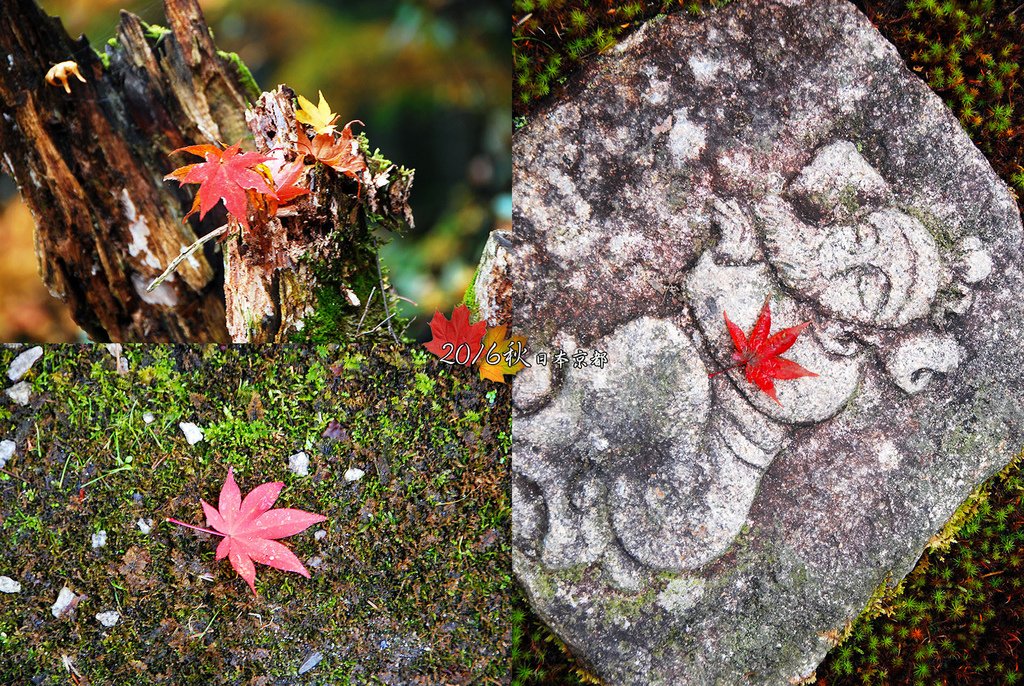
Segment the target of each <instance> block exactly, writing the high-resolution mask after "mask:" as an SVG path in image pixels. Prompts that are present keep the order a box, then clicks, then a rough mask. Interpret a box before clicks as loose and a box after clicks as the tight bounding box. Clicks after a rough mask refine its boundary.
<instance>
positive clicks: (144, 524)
mask: <svg viewBox="0 0 1024 686" xmlns="http://www.w3.org/2000/svg"><path fill="white" fill-rule="evenodd" d="M135 525H136V526H138V527H139V531H141V532H142V533H144V534H148V533H149V532H150V531H152V530H153V520H152V519H142V518H141V517H140V518H139V521H137V522H135Z"/></svg>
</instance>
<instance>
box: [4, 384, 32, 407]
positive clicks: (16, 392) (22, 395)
mask: <svg viewBox="0 0 1024 686" xmlns="http://www.w3.org/2000/svg"><path fill="white" fill-rule="evenodd" d="M31 395H32V386H30V385H29V383H28V381H19V382H18V383H16V384H14V385H13V386H11V387H10V388H8V389H7V397H8V398H10V399H11V400H13V401H14V402H16V403H18V404H19V405H28V401H29V397H30V396H31Z"/></svg>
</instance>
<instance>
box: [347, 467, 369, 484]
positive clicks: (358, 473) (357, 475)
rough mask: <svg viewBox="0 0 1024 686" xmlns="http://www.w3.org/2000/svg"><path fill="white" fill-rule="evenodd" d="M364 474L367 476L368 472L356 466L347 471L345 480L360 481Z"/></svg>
mask: <svg viewBox="0 0 1024 686" xmlns="http://www.w3.org/2000/svg"><path fill="white" fill-rule="evenodd" d="M364 476H366V472H364V471H363V470H362V469H356V468H355V467H353V468H352V469H349V470H346V471H345V481H359V480H360V479H362V478H363V477H364Z"/></svg>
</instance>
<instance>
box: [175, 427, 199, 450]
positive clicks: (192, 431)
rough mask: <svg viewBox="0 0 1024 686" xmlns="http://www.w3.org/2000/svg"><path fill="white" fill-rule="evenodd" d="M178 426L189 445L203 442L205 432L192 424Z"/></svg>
mask: <svg viewBox="0 0 1024 686" xmlns="http://www.w3.org/2000/svg"><path fill="white" fill-rule="evenodd" d="M178 426H179V427H180V428H181V432H182V433H183V434H185V440H186V441H188V444H189V445H195V444H196V443H198V442H199V441H201V440H203V430H202V429H200V428H199V427H198V426H196V425H195V424H193V423H192V422H181V423H179V424H178Z"/></svg>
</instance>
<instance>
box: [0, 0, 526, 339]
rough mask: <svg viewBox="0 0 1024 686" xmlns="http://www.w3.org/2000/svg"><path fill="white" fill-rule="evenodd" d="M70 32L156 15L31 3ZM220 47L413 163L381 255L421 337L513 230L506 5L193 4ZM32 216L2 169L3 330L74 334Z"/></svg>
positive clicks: (81, 4) (485, 1)
mask: <svg viewBox="0 0 1024 686" xmlns="http://www.w3.org/2000/svg"><path fill="white" fill-rule="evenodd" d="M39 2H40V4H41V5H42V7H43V8H44V9H45V10H46V11H47V12H48V13H49V14H51V15H56V16H59V17H61V19H62V20H63V21H64V25H65V27H66V28H67V29H68V32H69V33H70V34H71V35H73V36H77V35H78V34H80V33H84V34H85V35H86V36H87V37H88V38H89V40H90V42H91V43H92V44H93V45H94V46H96V47H97V48H102V45H103V44H104V43H105V42H106V40H107V39H108V38H110V37H112V36H113V35H114V32H115V31H116V28H117V23H118V10H120V9H126V10H128V11H130V12H133V13H135V14H138V15H139V16H140V17H142V19H143V20H145V21H147V22H150V23H156V24H163V23H165V22H164V13H163V3H162V2H161V1H160V0H147V1H140V0H39ZM200 4H201V5H202V7H203V10H204V11H205V13H206V16H207V20H208V21H209V23H210V25H211V27H212V28H213V31H214V34H215V37H216V40H217V44H218V47H220V48H221V49H222V50H227V51H233V52H237V53H238V54H239V56H240V57H241V58H242V59H243V60H244V61H245V62H246V64H247V65H248V66H249V68H250V69H251V70H252V72H253V75H254V76H255V78H256V81H257V83H258V84H259V85H260V87H261V88H263V89H264V90H270V89H272V88H274V87H275V86H276V85H277V84H279V83H287V84H288V85H289V86H291V87H292V88H293V89H294V90H295V91H296V92H297V93H301V94H303V95H305V96H306V97H308V98H310V99H311V100H313V101H314V102H316V96H317V91H319V90H322V91H323V93H324V96H325V97H326V98H327V100H328V102H330V104H331V106H332V107H333V109H334V111H336V112H338V114H339V115H340V118H341V121H342V122H345V121H348V120H350V119H360V120H362V121H363V122H365V123H366V128H365V131H366V133H367V135H368V136H369V137H370V142H371V145H373V146H375V147H379V148H380V149H381V151H382V152H383V153H384V154H385V155H387V156H388V157H389V158H390V159H392V160H394V161H395V162H396V163H397V164H402V165H405V166H407V167H413V168H415V169H416V181H415V184H414V186H413V193H412V198H411V203H412V208H413V212H414V214H415V218H416V228H415V229H413V230H411V231H409V232H408V233H407V234H406V235H404V236H394V237H392V240H391V241H390V242H389V243H388V244H387V245H386V246H385V248H384V249H383V253H382V255H383V260H384V263H385V265H386V267H387V268H388V269H389V271H390V274H391V282H392V284H393V286H394V288H395V290H396V291H397V293H398V294H399V295H401V296H403V297H405V298H408V299H410V300H412V301H414V302H415V303H417V304H418V306H413V305H411V304H405V306H406V312H405V313H406V314H407V315H408V316H416V317H417V319H416V321H414V323H413V325H412V327H411V328H410V329H409V334H410V335H412V336H416V337H419V338H422V337H423V336H425V335H426V333H427V331H428V329H427V326H426V322H427V320H428V319H429V317H430V315H431V314H432V313H433V312H434V310H435V309H441V310H444V311H446V312H447V311H450V309H451V308H452V307H453V306H454V305H455V304H456V303H458V302H459V301H460V300H461V298H462V295H463V292H464V291H465V289H466V287H467V286H468V285H469V283H470V281H471V279H472V276H473V272H474V269H475V267H476V263H477V261H478V260H479V257H480V253H481V250H482V248H483V244H484V242H485V241H486V239H487V234H488V233H489V232H490V231H491V230H493V229H496V228H510V227H511V212H512V158H511V136H512V123H511V117H510V110H511V99H512V92H511V82H512V65H511V64H510V62H509V57H508V41H509V38H508V36H509V22H510V18H509V14H508V6H507V3H505V2H502V1H500V0H393V1H388V0H344V1H341V0H274V1H273V2H252V1H251V0H200ZM32 231H33V221H32V217H31V215H30V214H29V212H28V211H27V210H26V209H25V207H24V206H23V205H22V203H21V201H20V198H19V196H18V192H17V188H16V187H15V186H14V184H13V182H12V181H11V179H10V178H7V177H2V175H0V340H3V341H15V340H25V341H29V340H40V341H70V340H78V339H80V338H81V336H82V334H81V333H80V331H79V330H78V328H77V327H76V326H75V325H74V323H73V322H72V321H71V319H70V317H69V316H68V315H67V313H66V312H65V311H64V309H63V306H62V304H61V303H60V302H59V301H57V300H54V299H53V298H52V297H51V296H50V295H49V293H48V292H47V290H46V288H45V286H43V284H42V281H41V280H40V278H39V276H38V273H37V266H36V257H35V252H34V247H33V241H32Z"/></svg>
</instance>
